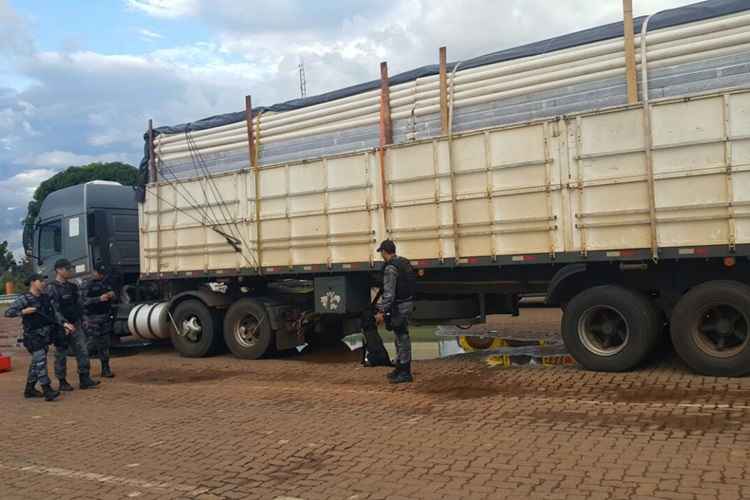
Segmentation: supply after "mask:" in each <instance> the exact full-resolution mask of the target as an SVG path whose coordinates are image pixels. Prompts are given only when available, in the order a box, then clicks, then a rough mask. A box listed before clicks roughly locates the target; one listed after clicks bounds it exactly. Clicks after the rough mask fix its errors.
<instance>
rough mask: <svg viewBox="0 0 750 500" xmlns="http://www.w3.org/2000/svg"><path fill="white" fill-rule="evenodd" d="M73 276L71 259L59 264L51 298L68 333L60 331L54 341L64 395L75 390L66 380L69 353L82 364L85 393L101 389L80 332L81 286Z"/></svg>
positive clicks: (79, 371)
mask: <svg viewBox="0 0 750 500" xmlns="http://www.w3.org/2000/svg"><path fill="white" fill-rule="evenodd" d="M72 276H73V266H72V265H71V264H70V261H69V260H67V259H60V260H58V261H57V262H55V280H54V281H52V283H50V284H49V297H50V301H51V302H52V308H53V310H54V311H55V317H56V318H57V320H58V322H61V323H63V324H64V325H65V329H64V330H61V329H59V328H58V330H57V335H56V336H55V338H54V342H53V343H54V345H55V376H56V377H57V379H58V380H59V381H60V390H61V391H72V390H73V387H72V386H71V385H70V384H69V383H68V381H67V380H66V374H67V369H68V350H69V349H71V348H72V349H73V353H74V354H75V356H76V361H78V380H79V382H80V385H79V387H80V388H81V389H91V388H93V387H96V386H97V385H99V381H98V380H96V381H95V380H92V379H91V377H90V375H89V371H90V362H89V353H88V346H87V345H86V334H85V333H84V332H83V330H82V329H81V328H80V322H81V305H80V303H79V291H78V286H77V285H76V284H75V283H73V282H72V281H70V278H71V277H72Z"/></svg>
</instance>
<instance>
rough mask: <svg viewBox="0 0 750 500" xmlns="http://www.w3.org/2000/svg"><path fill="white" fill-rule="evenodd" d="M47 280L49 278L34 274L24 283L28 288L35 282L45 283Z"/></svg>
mask: <svg viewBox="0 0 750 500" xmlns="http://www.w3.org/2000/svg"><path fill="white" fill-rule="evenodd" d="M46 279H47V277H46V276H45V275H43V274H39V273H32V274H31V275H30V276H29V277H28V278H26V281H25V282H24V283H25V284H26V286H29V285H31V283H32V282H33V281H40V280H41V281H44V280H46Z"/></svg>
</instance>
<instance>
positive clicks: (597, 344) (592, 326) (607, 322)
mask: <svg viewBox="0 0 750 500" xmlns="http://www.w3.org/2000/svg"><path fill="white" fill-rule="evenodd" d="M578 338H579V339H580V341H581V343H582V344H583V345H584V347H585V348H586V349H588V350H589V351H590V352H592V353H594V354H596V355H597V356H614V355H615V354H617V353H619V352H620V351H622V350H623V349H625V346H626V345H627V344H628V341H629V340H630V326H629V325H628V321H627V320H626V319H625V316H624V315H623V314H622V313H621V312H620V311H618V310H617V309H615V308H614V307H610V306H594V307H592V308H590V309H588V310H586V311H585V312H584V313H583V314H582V315H581V318H580V319H579V320H578Z"/></svg>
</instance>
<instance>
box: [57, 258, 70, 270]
mask: <svg viewBox="0 0 750 500" xmlns="http://www.w3.org/2000/svg"><path fill="white" fill-rule="evenodd" d="M71 267H73V264H71V263H70V261H69V260H68V259H57V260H56V261H55V271H57V270H58V269H70V268H71Z"/></svg>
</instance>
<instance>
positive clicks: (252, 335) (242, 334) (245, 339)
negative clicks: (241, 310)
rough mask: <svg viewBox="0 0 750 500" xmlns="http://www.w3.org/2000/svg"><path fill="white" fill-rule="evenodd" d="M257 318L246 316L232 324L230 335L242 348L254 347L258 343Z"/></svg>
mask: <svg viewBox="0 0 750 500" xmlns="http://www.w3.org/2000/svg"><path fill="white" fill-rule="evenodd" d="M258 326H259V322H258V318H256V317H255V316H253V315H252V314H246V315H244V316H243V317H242V318H240V319H239V320H237V321H235V322H234V328H232V333H233V335H234V339H235V340H236V341H237V343H238V344H239V345H240V346H242V347H244V348H251V347H255V345H256V344H257V343H258V342H259V341H260V328H258Z"/></svg>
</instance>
